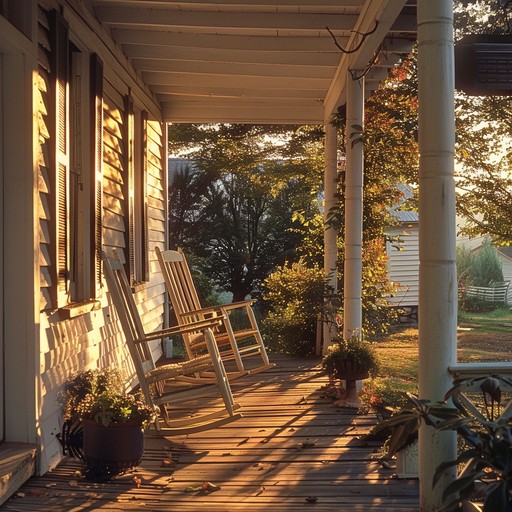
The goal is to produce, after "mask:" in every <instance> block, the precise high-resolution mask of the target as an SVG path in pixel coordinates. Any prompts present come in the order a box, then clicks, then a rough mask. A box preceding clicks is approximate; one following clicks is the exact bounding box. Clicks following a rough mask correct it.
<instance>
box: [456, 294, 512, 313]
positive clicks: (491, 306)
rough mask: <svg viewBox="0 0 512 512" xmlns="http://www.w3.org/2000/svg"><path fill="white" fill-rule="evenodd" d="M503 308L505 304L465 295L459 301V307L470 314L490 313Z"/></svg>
mask: <svg viewBox="0 0 512 512" xmlns="http://www.w3.org/2000/svg"><path fill="white" fill-rule="evenodd" d="M502 306H503V302H492V301H487V300H484V299H481V298H479V297H469V296H468V295H463V296H462V298H461V299H460V300H459V307H460V309H462V310H463V311H467V312H468V313H488V312H489V311H494V310H495V309H498V308H499V307H502Z"/></svg>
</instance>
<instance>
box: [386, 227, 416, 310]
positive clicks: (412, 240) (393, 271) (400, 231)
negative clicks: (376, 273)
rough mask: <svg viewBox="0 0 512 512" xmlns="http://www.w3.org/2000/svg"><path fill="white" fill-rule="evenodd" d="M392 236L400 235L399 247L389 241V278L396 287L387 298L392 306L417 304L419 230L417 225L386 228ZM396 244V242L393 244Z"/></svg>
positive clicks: (387, 248) (387, 247)
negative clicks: (391, 295) (392, 293)
mask: <svg viewBox="0 0 512 512" xmlns="http://www.w3.org/2000/svg"><path fill="white" fill-rule="evenodd" d="M388 234H389V235H390V236H392V237H396V236H399V237H400V242H401V243H400V248H401V250H398V249H396V248H395V247H394V246H393V245H392V244H390V243H389V242H388V243H387V246H386V250H387V254H388V272H389V279H390V280H391V281H393V282H394V283H395V284H396V285H397V287H398V289H397V292H396V294H395V296H394V297H391V298H390V299H389V302H390V304H391V305H393V306H417V305H418V304H419V232H418V227H417V225H414V226H411V225H408V226H407V228H406V229H404V228H403V227H394V228H390V229H389V230H388ZM395 245H396V244H395Z"/></svg>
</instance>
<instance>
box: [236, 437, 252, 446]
mask: <svg viewBox="0 0 512 512" xmlns="http://www.w3.org/2000/svg"><path fill="white" fill-rule="evenodd" d="M249 439H251V438H250V437H246V438H245V439H242V440H241V441H240V442H239V443H238V445H237V446H240V445H241V444H245V443H247V441H249Z"/></svg>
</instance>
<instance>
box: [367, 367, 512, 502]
mask: <svg viewBox="0 0 512 512" xmlns="http://www.w3.org/2000/svg"><path fill="white" fill-rule="evenodd" d="M503 386H506V387H510V386H512V379H509V378H506V377H503V376H492V377H487V376H484V377H475V378H471V379H461V380H458V381H455V383H454V386H453V387H452V388H451V389H450V390H449V391H448V392H447V394H446V396H445V401H444V402H435V403H432V402H430V401H428V400H420V399H418V398H416V397H414V396H412V395H409V399H410V401H411V403H412V407H411V408H410V409H404V410H402V411H399V412H398V413H396V414H395V415H394V416H392V417H391V418H389V419H387V420H385V421H383V422H381V423H380V424H379V425H378V427H377V428H376V429H375V431H382V430H388V431H389V433H390V437H389V440H388V443H387V448H388V452H387V456H388V457H391V456H392V455H394V454H396V453H397V452H398V451H399V450H401V449H402V448H404V447H405V446H406V445H407V444H408V443H410V440H411V437H413V436H415V435H417V432H418V430H419V428H420V425H421V424H422V423H425V424H426V425H430V426H432V427H434V428H436V429H437V430H453V431H456V432H457V434H458V435H459V436H460V438H461V439H462V440H463V448H462V450H461V451H460V452H459V454H458V456H457V458H456V459H454V460H450V461H447V462H445V463H443V464H441V465H440V466H439V467H438V468H437V469H436V472H435V475H434V482H433V485H437V484H438V483H439V481H440V478H441V475H442V474H443V473H444V472H445V471H446V469H447V468H450V467H454V466H455V467H459V468H460V467H462V470H461V471H460V472H459V473H458V476H457V478H456V480H455V481H453V482H452V483H450V484H449V485H448V486H447V487H446V489H445V490H444V493H443V500H444V501H445V503H446V506H445V507H444V508H443V510H444V511H452V510H458V507H459V504H460V502H463V501H468V500H471V499H481V500H483V501H484V506H483V512H495V511H497V510H500V511H511V510H512V423H511V418H512V406H510V405H509V406H507V407H506V408H505V409H504V410H503V411H502V408H501V398H502V387H503ZM474 389H478V390H480V392H481V397H482V398H481V402H480V407H479V406H478V405H475V403H473V402H472V401H471V400H469V399H468V398H467V396H466V394H465V392H467V391H468V390H474ZM450 399H451V400H452V402H453V407H452V406H448V403H447V400H450Z"/></svg>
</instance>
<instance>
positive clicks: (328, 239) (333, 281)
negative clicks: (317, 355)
mask: <svg viewBox="0 0 512 512" xmlns="http://www.w3.org/2000/svg"><path fill="white" fill-rule="evenodd" d="M337 139H338V137H337V133H336V127H335V126H333V125H332V124H331V123H327V124H326V125H325V170H324V223H325V222H326V220H327V218H328V216H329V210H330V209H331V208H333V207H334V206H336V205H337V204H338V203H339V200H338V199H337V196H336V190H337V183H338V171H337V160H338V158H337V156H338V155H337V150H338V148H337V142H338V141H337ZM337 235H338V231H337V230H336V229H334V228H333V227H327V226H325V231H324V272H325V275H326V277H327V279H328V284H329V285H330V286H331V287H332V289H333V290H334V291H335V292H336V291H337V289H338V280H337V258H338V248H337V243H336V238H337ZM335 334H336V326H335V325H334V324H333V323H331V322H329V323H327V322H324V323H323V343H322V353H323V354H325V352H326V350H327V347H328V346H329V345H330V344H331V339H332V338H333V336H335Z"/></svg>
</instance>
